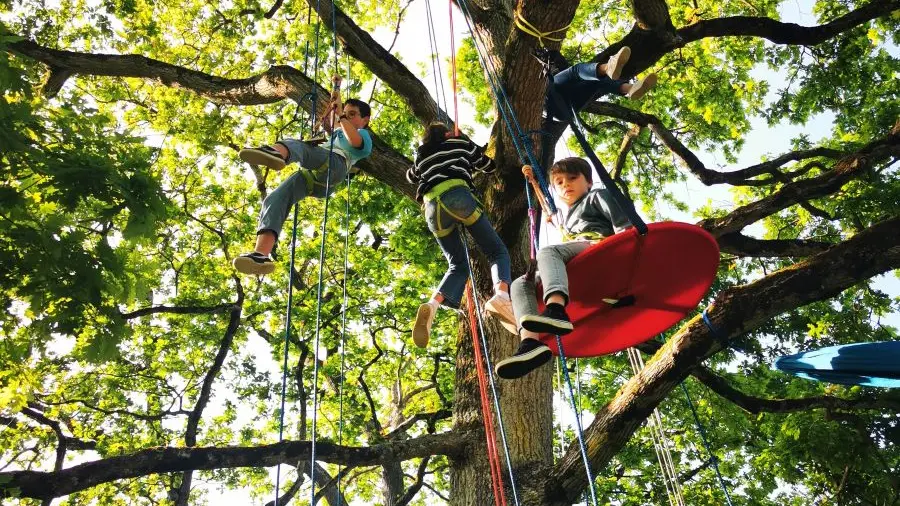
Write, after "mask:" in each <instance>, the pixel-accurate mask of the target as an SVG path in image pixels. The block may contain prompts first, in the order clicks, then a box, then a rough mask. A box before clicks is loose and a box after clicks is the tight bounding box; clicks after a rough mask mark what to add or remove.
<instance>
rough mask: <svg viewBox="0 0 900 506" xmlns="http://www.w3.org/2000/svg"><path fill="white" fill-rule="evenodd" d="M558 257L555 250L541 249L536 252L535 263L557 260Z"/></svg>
mask: <svg viewBox="0 0 900 506" xmlns="http://www.w3.org/2000/svg"><path fill="white" fill-rule="evenodd" d="M557 257H559V255H558V254H557V253H556V250H555V249H553V248H541V249H539V250H538V252H537V261H538V262H540V261H542V260H549V259H551V258H557Z"/></svg>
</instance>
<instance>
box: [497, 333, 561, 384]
mask: <svg viewBox="0 0 900 506" xmlns="http://www.w3.org/2000/svg"><path fill="white" fill-rule="evenodd" d="M551 356H553V354H552V353H551V352H550V348H548V347H547V345H546V344H544V343H542V342H540V341H538V340H537V339H531V338H526V339H522V342H520V343H519V348H518V349H517V350H516V352H515V353H514V354H513V355H512V356H511V357H509V358H507V359H504V360H501V361H500V362H498V363H497V367H495V368H494V372H496V373H497V376H500V377H501V378H503V379H516V378H521V377H522V376H525V375H526V374H528V373H530V372H531V371H533V370H535V369H537V368H538V367H540V366H542V365H544V364H545V363H546V362H547V361H548V360H550V357H551Z"/></svg>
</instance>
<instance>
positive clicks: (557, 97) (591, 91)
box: [544, 63, 628, 121]
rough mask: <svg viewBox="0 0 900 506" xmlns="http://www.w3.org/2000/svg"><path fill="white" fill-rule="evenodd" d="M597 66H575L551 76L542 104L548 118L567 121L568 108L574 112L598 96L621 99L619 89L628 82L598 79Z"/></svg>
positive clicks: (569, 113)
mask: <svg viewBox="0 0 900 506" xmlns="http://www.w3.org/2000/svg"><path fill="white" fill-rule="evenodd" d="M598 65H599V63H578V64H576V65H572V66H571V67H569V68H567V69H566V70H563V71H562V72H560V73H558V74H556V75H555V76H553V83H552V84H550V85H549V89H548V90H547V101H546V103H545V104H544V105H545V108H546V110H547V116H548V117H551V118H555V119H558V120H560V121H569V120H570V119H571V116H572V112H571V111H569V110H568V107H569V106H571V107H572V108H573V109H575V111H576V112H577V111H580V110H581V109H583V108H584V107H585V106H586V105H588V103H590V102H591V101H593V100H596V99H597V98H599V97H600V96H601V95H608V94H610V93H615V94H617V95H624V93H622V91H621V89H620V88H621V87H622V85H623V84H625V83H627V82H628V81H623V80H620V79H610V78H609V77H607V76H606V75H603V76H600V77H597V66H598Z"/></svg>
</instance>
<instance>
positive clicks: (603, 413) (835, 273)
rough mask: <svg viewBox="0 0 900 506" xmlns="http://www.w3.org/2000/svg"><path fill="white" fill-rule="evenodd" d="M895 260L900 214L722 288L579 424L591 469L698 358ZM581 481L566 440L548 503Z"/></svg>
mask: <svg viewBox="0 0 900 506" xmlns="http://www.w3.org/2000/svg"><path fill="white" fill-rule="evenodd" d="M898 267H900V218H893V219H889V220H886V221H883V222H881V223H878V224H876V225H874V226H872V227H870V228H869V229H867V230H865V231H863V232H861V233H859V234H857V235H856V236H854V237H852V238H851V239H848V240H846V241H845V242H843V243H841V244H839V245H837V246H835V247H833V248H831V249H829V250H827V251H825V252H823V253H820V254H818V255H815V256H813V257H811V258H809V259H807V260H806V261H804V262H800V263H798V264H795V265H792V266H790V267H787V268H784V269H782V270H779V271H777V272H775V273H773V274H771V275H769V276H766V277H765V278H763V279H760V280H758V281H756V282H754V283H751V284H748V285H743V286H738V287H734V288H731V289H728V290H724V291H722V292H721V293H720V294H719V295H718V296H717V297H716V300H715V302H714V303H713V305H712V306H711V307H710V308H709V309H708V310H707V315H708V317H709V319H710V321H711V326H712V328H713V329H716V330H715V332H713V331H712V330H710V328H709V327H707V326H706V325H705V324H704V322H703V320H702V319H701V318H700V317H699V316H697V317H694V318H693V319H691V320H690V321H689V322H687V323H686V324H684V325H683V326H682V327H681V329H679V330H678V332H677V333H676V334H675V335H674V336H673V337H672V338H671V339H670V340H669V341H668V342H666V343H665V344H664V345H663V346H662V347H661V348H660V349H659V351H658V352H657V353H656V354H655V355H654V357H653V358H652V359H651V360H650V361H649V362H648V363H647V365H646V367H644V369H642V370H641V371H640V372H639V373H638V374H636V375H635V376H633V377H632V378H631V379H630V380H629V381H628V382H627V383H626V384H625V385H624V386H623V387H622V388H621V389H620V390H619V392H618V393H617V395H616V397H615V398H614V399H613V400H612V401H610V402H609V404H607V405H606V406H605V407H604V408H603V409H601V410H600V411H599V412H598V413H597V414H596V416H595V418H594V421H593V422H592V423H591V424H590V426H588V427H587V429H586V430H585V440H586V444H587V448H588V456H589V459H590V463H591V465H592V466H593V467H594V469H600V468H603V467H604V466H605V465H606V464H607V463H608V462H609V461H610V459H612V457H613V456H614V455H616V454H617V453H618V452H619V450H621V448H622V447H623V446H624V445H625V444H626V442H627V441H628V440H629V439H630V438H631V436H632V434H633V433H634V431H635V430H637V429H638V427H640V425H641V423H642V422H643V420H645V419H646V417H647V416H648V415H649V414H650V412H652V410H653V409H654V408H655V407H656V406H657V405H658V404H659V403H660V402H661V401H662V400H663V399H664V398H665V397H666V395H668V393H669V392H671V390H672V389H673V388H675V387H676V386H678V385H679V384H680V383H681V382H682V381H684V379H685V378H686V377H687V375H688V374H690V372H691V370H692V369H694V368H695V367H696V366H697V365H699V364H700V363H701V362H702V361H703V360H705V359H707V358H709V357H710V356H712V355H713V354H715V353H717V352H718V351H720V350H722V349H723V348H725V347H726V346H728V343H729V342H730V341H731V340H732V339H734V338H736V337H738V336H741V335H743V334H745V333H747V332H749V331H751V330H754V329H756V328H758V327H759V326H761V325H763V324H764V323H765V322H766V321H768V320H769V319H771V318H772V317H774V316H777V315H779V314H782V313H784V312H786V311H790V310H792V309H794V308H797V307H800V306H803V305H805V304H809V303H811V302H814V301H818V300H824V299H827V298H830V297H833V296H835V295H837V294H838V293H840V292H841V291H843V290H845V289H847V288H849V287H850V286H853V285H854V284H856V283H859V282H860V281H862V280H865V279H868V278H871V277H872V276H876V275H878V274H881V273H883V272H886V271H888V270H891V269H896V268H898ZM584 486H585V478H584V469H583V464H582V463H581V456H580V454H579V450H578V447H577V445H574V444H573V445H572V446H570V448H569V450H568V451H567V452H566V455H565V456H564V457H563V459H562V460H561V461H560V463H559V464H558V466H557V468H556V469H555V470H554V471H553V472H551V473H550V474H549V478H548V481H547V487H548V488H547V492H546V496H547V498H548V500H549V503H550V504H564V503H565V501H567V500H574V499H575V498H576V497H578V495H579V494H580V493H581V491H582V490H583V489H584Z"/></svg>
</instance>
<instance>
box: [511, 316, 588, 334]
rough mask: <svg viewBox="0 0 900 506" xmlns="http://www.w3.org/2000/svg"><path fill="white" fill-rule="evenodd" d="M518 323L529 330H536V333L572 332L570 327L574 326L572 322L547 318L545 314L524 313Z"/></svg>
mask: <svg viewBox="0 0 900 506" xmlns="http://www.w3.org/2000/svg"><path fill="white" fill-rule="evenodd" d="M519 325H521V326H522V328H523V329H525V330H527V331H529V332H536V333H538V334H556V335H560V336H564V335H566V334H568V333H569V332H572V329H574V328H575V327H573V326H572V322H567V321H564V320H556V319H554V318H547V317H546V316H541V315H525V316H523V317H522V318H521V319H520V320H519Z"/></svg>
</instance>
